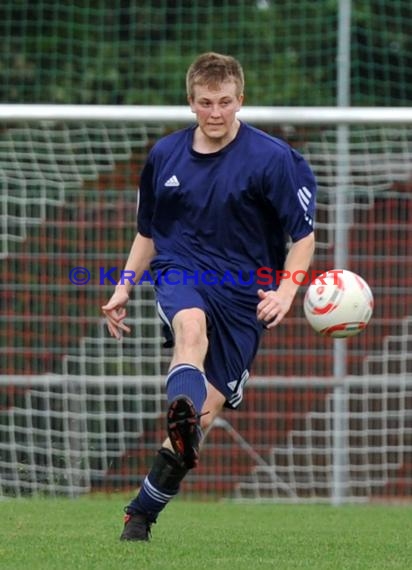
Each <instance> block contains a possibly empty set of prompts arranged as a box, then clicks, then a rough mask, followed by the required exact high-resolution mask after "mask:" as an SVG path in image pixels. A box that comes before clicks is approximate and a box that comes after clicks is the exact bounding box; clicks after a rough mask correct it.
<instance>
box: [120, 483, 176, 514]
mask: <svg viewBox="0 0 412 570" xmlns="http://www.w3.org/2000/svg"><path fill="white" fill-rule="evenodd" d="M178 492H179V489H174V490H173V491H172V492H170V490H169V489H167V490H165V489H161V488H159V486H158V485H157V484H156V482H155V481H153V482H151V481H150V474H149V475H148V476H147V477H146V478H145V480H144V481H143V485H142V486H141V488H140V491H139V494H138V495H137V497H135V498H134V499H133V500H132V501H131V502H130V504H129V505H128V507H127V511H126V512H127V513H128V514H130V513H131V514H133V513H141V514H144V515H145V516H147V518H148V519H149V520H150V521H155V520H156V519H157V515H158V514H159V513H160V512H161V511H162V510H163V509H164V508H165V506H166V505H167V504H168V502H169V501H170V500H171V499H173V497H174V496H175V495H177V493H178Z"/></svg>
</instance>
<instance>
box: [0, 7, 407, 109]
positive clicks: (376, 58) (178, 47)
mask: <svg viewBox="0 0 412 570" xmlns="http://www.w3.org/2000/svg"><path fill="white" fill-rule="evenodd" d="M338 5H339V2H338V1H337V0H332V1H328V2H312V1H311V0H286V1H284V2H275V1H272V0H256V1H254V2H250V1H243V0H240V1H233V0H214V1H209V0H207V1H206V0H202V1H200V2H191V1H188V0H176V1H175V2H173V3H171V2H167V1H166V0H159V1H157V2H152V1H148V0H139V1H137V0H134V1H130V2H124V1H122V0H114V1H112V2H110V5H109V4H107V3H105V2H101V1H100V0H95V1H93V0H85V1H84V2H48V1H45V0H36V2H33V1H30V2H29V1H28V0H20V1H19V2H11V1H10V0H6V1H4V2H2V3H1V6H0V34H1V37H2V42H1V46H0V60H1V61H2V65H1V66H0V79H1V81H0V101H1V102H14V103H24V102H26V103H35V102H37V103H40V102H45V103H101V104H104V103H106V104H153V105H161V104H163V105H177V104H184V103H185V94H184V90H183V85H184V72H185V69H186V67H187V65H188V64H189V63H190V61H191V60H192V59H193V58H194V57H195V56H196V55H197V54H198V53H201V52H203V51H209V50H211V49H213V50H214V51H221V52H223V53H231V54H233V55H235V56H236V57H238V58H239V59H240V61H241V62H242V64H243V65H244V67H245V72H246V74H247V77H248V85H247V103H248V104H250V105H334V104H335V102H336V71H337V70H336V62H337V51H336V46H337V33H338ZM351 20H352V21H351V54H352V55H351V60H352V61H351V84H352V89H351V104H352V105H365V104H367V105H391V106H395V105H409V104H410V101H411V100H412V55H411V54H412V38H411V34H410V28H411V25H412V6H411V3H410V2H409V0H373V1H370V2H352V18H351Z"/></svg>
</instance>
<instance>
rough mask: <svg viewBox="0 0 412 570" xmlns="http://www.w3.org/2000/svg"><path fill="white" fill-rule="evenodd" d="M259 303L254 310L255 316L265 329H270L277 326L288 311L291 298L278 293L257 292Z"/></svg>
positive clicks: (261, 290) (260, 290)
mask: <svg viewBox="0 0 412 570" xmlns="http://www.w3.org/2000/svg"><path fill="white" fill-rule="evenodd" d="M257 293H258V297H259V299H260V302H259V303H258V306H257V309H256V316H257V318H258V320H259V321H261V322H263V323H264V325H265V328H267V329H271V328H273V327H275V326H276V325H278V324H279V323H280V321H281V320H282V319H283V317H284V316H285V315H286V313H287V312H288V311H289V309H290V307H291V305H292V301H293V297H290V295H286V294H282V293H281V292H280V291H279V290H278V291H263V289H259V290H258V292H257Z"/></svg>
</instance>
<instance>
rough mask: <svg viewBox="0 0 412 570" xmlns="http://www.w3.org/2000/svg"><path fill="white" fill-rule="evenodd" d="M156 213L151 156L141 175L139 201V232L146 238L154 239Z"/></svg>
mask: <svg viewBox="0 0 412 570" xmlns="http://www.w3.org/2000/svg"><path fill="white" fill-rule="evenodd" d="M153 212H154V189H153V164H152V162H151V157H150V156H149V157H148V159H147V160H146V163H145V165H144V167H143V169H142V172H141V175H140V185H139V190H138V200H137V231H138V232H139V233H140V234H141V235H142V236H144V237H148V238H151V237H152V218H153Z"/></svg>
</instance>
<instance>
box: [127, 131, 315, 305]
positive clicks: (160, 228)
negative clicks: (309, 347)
mask: <svg viewBox="0 0 412 570" xmlns="http://www.w3.org/2000/svg"><path fill="white" fill-rule="evenodd" d="M194 129H195V126H192V127H188V128H186V129H183V130H180V131H177V132H175V133H173V134H171V135H168V136H166V137H164V138H162V139H160V140H159V141H158V142H157V143H156V144H155V145H154V147H153V148H152V150H151V152H150V153H149V156H148V158H147V160H146V163H145V166H144V168H143V170H142V174H141V183H140V192H139V209H138V220H137V223H138V231H139V232H140V233H141V234H142V235H143V236H146V237H151V238H152V239H153V240H154V244H155V247H156V251H157V255H156V257H155V258H154V260H153V263H152V269H153V270H155V272H157V273H158V274H159V272H161V271H167V270H168V269H170V268H178V269H181V270H183V271H188V272H197V274H198V278H199V275H200V276H201V277H200V278H202V279H203V276H204V275H206V278H205V280H206V281H207V280H208V278H209V277H210V282H211V286H213V287H217V288H218V289H219V291H220V292H223V294H226V293H227V294H228V295H230V296H231V297H233V298H237V297H238V293H239V298H240V297H244V296H245V295H246V296H250V295H253V298H254V302H255V303H256V291H257V289H259V288H262V286H261V285H259V284H257V283H256V279H251V276H253V275H255V274H256V271H257V270H258V268H259V267H270V268H271V269H272V270H273V272H275V271H276V270H281V269H282V268H283V264H284V261H285V255H286V243H287V240H288V238H289V237H290V238H291V239H292V241H297V240H299V239H301V238H303V237H305V236H306V235H308V234H309V233H310V232H312V231H313V216H314V209H315V194H316V182H315V178H314V176H313V173H312V171H311V169H310V167H309V166H308V164H307V163H306V161H305V160H304V159H303V157H302V156H301V155H300V154H299V153H298V152H296V151H295V150H293V149H292V148H291V147H290V146H289V145H287V144H286V143H285V142H283V141H281V140H279V139H276V138H274V137H271V136H269V135H268V134H266V133H264V132H262V131H260V130H258V129H256V128H254V127H252V126H250V125H247V124H245V123H241V125H240V128H239V131H238V133H237V136H236V137H235V139H234V140H233V141H232V142H231V143H230V144H228V145H227V146H226V147H225V148H223V149H222V150H220V151H218V152H215V153H211V154H200V153H198V152H196V151H195V150H193V148H192V146H193V135H194ZM203 283H205V281H203ZM273 285H274V286H275V283H274V284H273ZM263 288H267V287H263Z"/></svg>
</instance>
